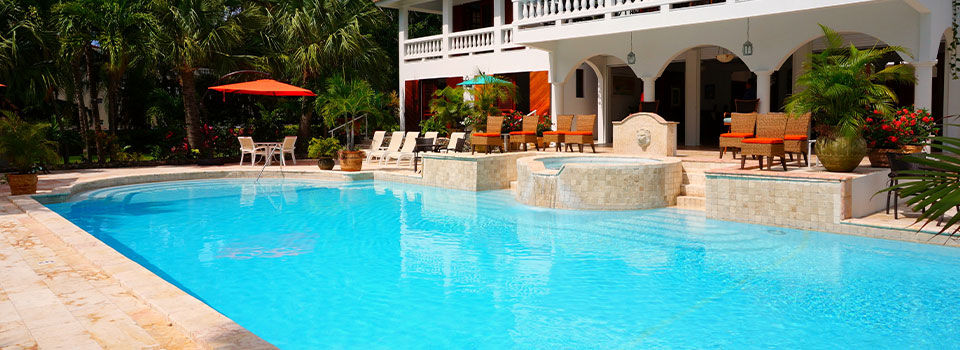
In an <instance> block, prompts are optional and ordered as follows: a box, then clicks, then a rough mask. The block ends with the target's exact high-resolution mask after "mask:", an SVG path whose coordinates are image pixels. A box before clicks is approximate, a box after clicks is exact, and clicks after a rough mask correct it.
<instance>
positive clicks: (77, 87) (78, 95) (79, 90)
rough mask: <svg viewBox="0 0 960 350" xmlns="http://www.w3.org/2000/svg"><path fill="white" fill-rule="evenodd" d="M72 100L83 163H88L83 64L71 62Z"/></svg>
mask: <svg viewBox="0 0 960 350" xmlns="http://www.w3.org/2000/svg"><path fill="white" fill-rule="evenodd" d="M71 74H72V75H73V86H74V88H73V100H74V102H76V104H77V122H78V124H77V125H79V126H80V139H82V140H83V161H84V162H89V161H90V124H89V120H90V118H88V117H87V106H86V104H85V103H84V102H83V63H82V62H81V61H80V60H79V59H76V60H74V61H73V67H72V72H71Z"/></svg>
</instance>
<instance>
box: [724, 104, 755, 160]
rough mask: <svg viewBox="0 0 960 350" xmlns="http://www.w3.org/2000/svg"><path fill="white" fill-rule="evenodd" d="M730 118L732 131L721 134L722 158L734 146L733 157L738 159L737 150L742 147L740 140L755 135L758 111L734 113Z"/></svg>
mask: <svg viewBox="0 0 960 350" xmlns="http://www.w3.org/2000/svg"><path fill="white" fill-rule="evenodd" d="M730 119H731V127H730V132H728V133H725V134H720V159H723V155H724V154H725V153H727V149H730V148H732V150H731V152H733V158H734V159H736V158H737V151H739V150H740V148H741V144H740V141H742V140H743V139H746V138H751V137H753V135H754V131H755V129H756V126H757V114H756V113H732V114H730Z"/></svg>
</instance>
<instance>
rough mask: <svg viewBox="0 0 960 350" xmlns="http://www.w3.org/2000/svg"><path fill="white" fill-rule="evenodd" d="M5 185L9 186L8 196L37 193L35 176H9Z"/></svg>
mask: <svg viewBox="0 0 960 350" xmlns="http://www.w3.org/2000/svg"><path fill="white" fill-rule="evenodd" d="M7 183H8V184H9V185H10V194H12V195H14V196H17V195H21V194H34V193H37V174H19V175H14V174H9V175H7Z"/></svg>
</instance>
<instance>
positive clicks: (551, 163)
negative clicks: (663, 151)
mask: <svg viewBox="0 0 960 350" xmlns="http://www.w3.org/2000/svg"><path fill="white" fill-rule="evenodd" d="M537 160H538V161H540V162H541V163H543V167H544V168H547V169H552V170H560V168H562V167H563V166H564V165H566V164H571V163H577V164H601V165H614V164H651V163H656V162H659V161H658V160H656V159H649V158H633V157H544V158H537Z"/></svg>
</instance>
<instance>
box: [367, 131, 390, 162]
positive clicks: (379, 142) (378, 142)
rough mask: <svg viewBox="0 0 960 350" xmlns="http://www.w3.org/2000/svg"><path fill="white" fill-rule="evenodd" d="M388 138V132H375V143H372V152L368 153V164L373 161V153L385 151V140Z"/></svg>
mask: <svg viewBox="0 0 960 350" xmlns="http://www.w3.org/2000/svg"><path fill="white" fill-rule="evenodd" d="M385 136H387V132H386V131H383V130H381V131H375V132H374V133H373V142H371V143H370V150H368V151H367V162H369V161H371V160H373V152H376V151H380V150H383V149H385V148H384V147H383V138H384V137H385Z"/></svg>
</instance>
